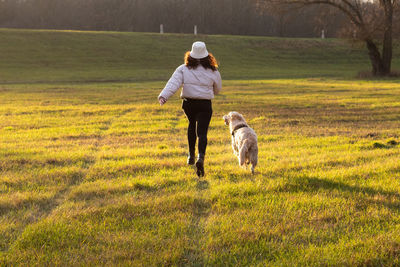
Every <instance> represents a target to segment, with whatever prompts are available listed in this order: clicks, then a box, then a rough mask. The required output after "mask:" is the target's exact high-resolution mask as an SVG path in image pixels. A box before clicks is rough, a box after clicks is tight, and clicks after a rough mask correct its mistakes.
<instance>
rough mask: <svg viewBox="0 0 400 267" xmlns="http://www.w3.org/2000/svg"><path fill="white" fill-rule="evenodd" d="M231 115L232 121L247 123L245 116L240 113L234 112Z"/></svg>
mask: <svg viewBox="0 0 400 267" xmlns="http://www.w3.org/2000/svg"><path fill="white" fill-rule="evenodd" d="M230 115H231V121H243V122H245V120H244V118H243V116H242V115H241V114H240V113H238V112H232V113H231V114H230Z"/></svg>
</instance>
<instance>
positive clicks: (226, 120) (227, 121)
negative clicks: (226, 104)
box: [222, 115, 230, 125]
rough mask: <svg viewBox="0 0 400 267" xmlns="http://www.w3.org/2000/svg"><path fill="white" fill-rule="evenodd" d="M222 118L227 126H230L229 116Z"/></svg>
mask: <svg viewBox="0 0 400 267" xmlns="http://www.w3.org/2000/svg"><path fill="white" fill-rule="evenodd" d="M222 118H223V119H224V121H225V125H229V121H230V117H229V115H224V116H223V117H222Z"/></svg>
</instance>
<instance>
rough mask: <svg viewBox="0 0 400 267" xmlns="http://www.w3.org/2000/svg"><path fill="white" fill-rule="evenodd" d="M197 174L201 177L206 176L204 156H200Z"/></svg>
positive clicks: (197, 163)
mask: <svg viewBox="0 0 400 267" xmlns="http://www.w3.org/2000/svg"><path fill="white" fill-rule="evenodd" d="M196 174H197V176H199V177H203V176H204V154H199V155H198V157H197V161H196Z"/></svg>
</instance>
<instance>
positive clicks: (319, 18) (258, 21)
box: [0, 0, 347, 37]
mask: <svg viewBox="0 0 400 267" xmlns="http://www.w3.org/2000/svg"><path fill="white" fill-rule="evenodd" d="M332 12H334V11H333V9H332V8H330V7H326V6H323V5H316V6H312V7H309V8H305V9H291V8H288V9H286V10H282V9H280V8H274V7H271V8H267V9H265V8H260V6H258V4H257V1H255V0H84V1H82V0H0V26H1V27H9V28H34V29H73V30H102V31H103V30H105V31H135V32H159V30H160V24H163V26H164V31H165V32H169V33H193V27H194V25H197V27H198V32H199V33H200V34H234V35H261V36H282V37H319V36H321V32H322V30H324V32H325V35H326V36H327V37H340V36H341V35H342V34H343V25H344V24H345V23H346V21H347V18H346V17H345V16H344V15H343V14H340V13H338V12H336V13H335V14H334V16H327V14H328V13H332Z"/></svg>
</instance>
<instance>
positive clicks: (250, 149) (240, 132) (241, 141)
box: [223, 111, 258, 174]
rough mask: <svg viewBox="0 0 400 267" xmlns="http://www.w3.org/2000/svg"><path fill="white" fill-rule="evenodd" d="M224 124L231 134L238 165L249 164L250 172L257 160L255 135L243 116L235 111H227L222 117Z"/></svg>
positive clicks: (244, 165)
mask: <svg viewBox="0 0 400 267" xmlns="http://www.w3.org/2000/svg"><path fill="white" fill-rule="evenodd" d="M223 119H224V121H225V125H229V129H230V133H231V135H232V149H233V153H234V154H235V156H237V157H238V159H239V166H242V167H247V166H248V165H249V164H251V173H253V174H254V168H255V167H256V166H257V162H258V145H257V135H256V133H255V132H254V130H253V129H251V128H250V127H249V125H248V124H247V123H246V120H245V119H244V117H243V116H242V115H241V114H240V113H238V112H236V111H232V112H229V114H228V115H225V116H224V117H223Z"/></svg>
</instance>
